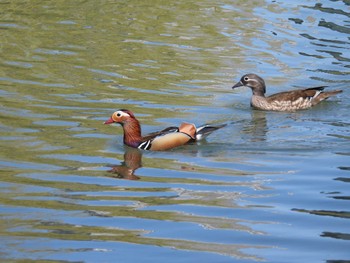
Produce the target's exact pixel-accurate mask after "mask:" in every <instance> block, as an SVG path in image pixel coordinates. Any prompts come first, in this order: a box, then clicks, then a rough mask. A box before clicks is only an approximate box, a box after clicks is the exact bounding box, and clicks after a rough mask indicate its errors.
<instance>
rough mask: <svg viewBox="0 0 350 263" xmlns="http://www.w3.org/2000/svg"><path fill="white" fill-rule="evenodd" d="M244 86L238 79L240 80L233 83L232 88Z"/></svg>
mask: <svg viewBox="0 0 350 263" xmlns="http://www.w3.org/2000/svg"><path fill="white" fill-rule="evenodd" d="M242 86H244V85H243V83H242V82H241V81H240V82H237V83H236V84H235V85H233V87H232V89H235V88H239V87H242Z"/></svg>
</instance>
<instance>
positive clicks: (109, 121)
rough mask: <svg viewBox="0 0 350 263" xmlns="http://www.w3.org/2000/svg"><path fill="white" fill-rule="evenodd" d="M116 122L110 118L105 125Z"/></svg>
mask: <svg viewBox="0 0 350 263" xmlns="http://www.w3.org/2000/svg"><path fill="white" fill-rule="evenodd" d="M113 122H114V120H113V119H112V117H111V118H109V119H108V120H106V121H105V122H104V123H103V124H111V123H113Z"/></svg>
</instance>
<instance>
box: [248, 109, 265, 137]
mask: <svg viewBox="0 0 350 263" xmlns="http://www.w3.org/2000/svg"><path fill="white" fill-rule="evenodd" d="M251 117H252V118H251V121H249V122H248V123H247V124H246V125H245V127H244V128H243V132H244V133H246V134H249V135H250V136H251V138H250V141H252V142H262V141H266V134H267V132H268V127H267V121H266V112H264V111H259V110H252V111H251Z"/></svg>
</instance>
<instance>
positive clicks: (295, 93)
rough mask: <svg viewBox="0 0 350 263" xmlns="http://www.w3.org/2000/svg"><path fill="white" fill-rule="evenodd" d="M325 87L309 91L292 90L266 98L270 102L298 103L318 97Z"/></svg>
mask: <svg viewBox="0 0 350 263" xmlns="http://www.w3.org/2000/svg"><path fill="white" fill-rule="evenodd" d="M324 88H325V87H315V88H309V89H299V90H291V91H285V92H280V93H276V94H273V95H271V96H268V97H266V99H267V101H268V102H273V101H296V100H298V99H300V98H304V99H307V98H312V97H314V96H315V95H316V93H320V92H322V90H323V89H324Z"/></svg>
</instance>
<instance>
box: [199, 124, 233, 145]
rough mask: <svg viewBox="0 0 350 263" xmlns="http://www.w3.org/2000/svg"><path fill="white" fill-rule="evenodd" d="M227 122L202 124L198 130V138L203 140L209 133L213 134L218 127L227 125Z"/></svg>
mask: <svg viewBox="0 0 350 263" xmlns="http://www.w3.org/2000/svg"><path fill="white" fill-rule="evenodd" d="M225 126H226V124H221V125H215V126H214V125H208V124H205V125H202V126H200V127H198V128H197V131H196V140H197V141H200V140H203V139H204V138H206V137H207V136H208V135H209V134H211V133H212V132H213V131H216V130H218V129H221V128H223V127H225Z"/></svg>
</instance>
